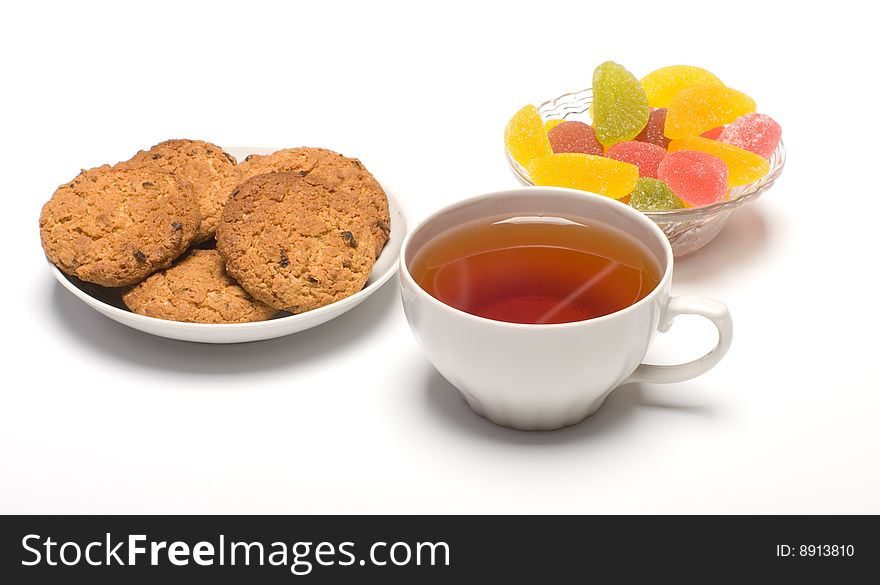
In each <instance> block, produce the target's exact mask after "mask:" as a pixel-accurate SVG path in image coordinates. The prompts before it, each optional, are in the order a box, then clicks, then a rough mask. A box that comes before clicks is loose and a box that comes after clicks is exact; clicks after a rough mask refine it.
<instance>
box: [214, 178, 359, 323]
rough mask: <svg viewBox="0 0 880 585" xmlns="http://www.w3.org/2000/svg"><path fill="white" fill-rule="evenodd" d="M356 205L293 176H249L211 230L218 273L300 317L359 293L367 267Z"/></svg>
mask: <svg viewBox="0 0 880 585" xmlns="http://www.w3.org/2000/svg"><path fill="white" fill-rule="evenodd" d="M362 204H363V202H362V200H361V199H360V198H358V197H356V196H355V194H353V193H351V192H350V191H349V190H346V189H340V190H332V189H330V188H329V187H328V186H327V185H325V184H324V183H323V182H315V181H312V180H311V179H310V178H309V177H302V176H300V175H299V173H267V174H263V175H257V176H255V177H252V178H250V179H248V180H247V181H245V182H244V183H242V184H241V185H239V187H238V188H237V189H236V190H235V191H233V193H232V195H231V196H230V198H229V202H228V203H227V204H226V208H225V209H224V210H223V216H222V217H221V219H220V226H219V227H218V228H217V250H218V251H219V252H220V254H221V255H222V256H223V259H224V260H225V261H226V271H227V272H228V273H229V274H230V275H231V276H232V277H233V278H235V279H236V280H237V281H238V283H239V284H240V285H241V286H242V288H244V289H245V290H246V291H248V292H249V293H250V294H251V295H252V296H253V297H254V298H256V299H258V300H260V301H262V302H264V303H266V304H267V305H269V306H271V307H275V308H276V309H282V310H286V311H290V312H292V313H302V312H305V311H310V310H312V309H317V308H318V307H322V306H324V305H327V304H330V303H332V302H335V301H338V300H340V299H343V298H345V297H347V296H349V295H352V294H354V293H356V292H357V291H359V290H361V289H362V288H363V287H364V284H365V283H366V281H367V277H368V276H369V275H370V271H371V270H372V268H373V263H374V261H375V241H374V240H373V234H372V232H371V230H370V227H369V226H367V225H365V224H364V222H363V218H364V215H365V211H364V209H363V208H362Z"/></svg>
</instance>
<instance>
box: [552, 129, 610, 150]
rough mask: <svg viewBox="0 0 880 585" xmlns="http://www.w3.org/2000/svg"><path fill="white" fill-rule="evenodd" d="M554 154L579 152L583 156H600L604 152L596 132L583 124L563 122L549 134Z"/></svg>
mask: <svg viewBox="0 0 880 585" xmlns="http://www.w3.org/2000/svg"><path fill="white" fill-rule="evenodd" d="M547 138H549V139H550V146H551V148H553V153H554V154H558V153H560V152H579V153H581V154H598V155H601V154H602V152H603V149H602V145H601V144H600V143H599V140H598V139H597V138H596V130H594V129H593V127H592V126H589V125H587V124H584V123H583V122H562V123H561V124H559V125H557V126H554V127H553V128H551V129H550V131H549V132H548V133H547Z"/></svg>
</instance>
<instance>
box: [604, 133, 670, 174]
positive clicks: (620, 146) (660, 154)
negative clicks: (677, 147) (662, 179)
mask: <svg viewBox="0 0 880 585" xmlns="http://www.w3.org/2000/svg"><path fill="white" fill-rule="evenodd" d="M605 156H607V157H608V158H613V159H614V160H620V161H623V162H628V163H630V164H634V165H636V166H637V167H639V176H640V177H651V178H653V179H656V178H657V167H658V166H659V165H660V161H661V160H663V158H664V157H665V156H666V149H664V148H661V147H659V146H657V145H656V144H651V143H649V142H618V143H617V144H615V145H614V146H612V147H611V148H609V149H608V152H606V153H605Z"/></svg>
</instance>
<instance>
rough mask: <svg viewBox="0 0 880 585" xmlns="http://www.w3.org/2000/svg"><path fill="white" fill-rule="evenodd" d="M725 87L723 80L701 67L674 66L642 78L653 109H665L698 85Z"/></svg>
mask: <svg viewBox="0 0 880 585" xmlns="http://www.w3.org/2000/svg"><path fill="white" fill-rule="evenodd" d="M707 84H715V85H723V84H722V83H721V80H720V79H718V78H717V77H715V76H714V75H712V74H711V73H710V72H708V71H706V70H705V69H701V68H700V67H693V66H691V65H672V66H671V67H663V68H662V69H658V70H656V71H652V72H651V73H648V74H647V75H645V76H644V77H643V78H642V87H644V88H645V94H647V96H648V105H649V106H651V107H652V108H665V107H667V106H668V105H669V102H670V101H672V98H674V97H675V96H676V94H678V93H679V92H681V91H684V90H685V89H688V88H690V87H695V86H697V85H707Z"/></svg>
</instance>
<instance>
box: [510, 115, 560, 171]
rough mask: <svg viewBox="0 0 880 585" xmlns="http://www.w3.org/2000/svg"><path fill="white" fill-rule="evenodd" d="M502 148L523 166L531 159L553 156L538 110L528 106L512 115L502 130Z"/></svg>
mask: <svg viewBox="0 0 880 585" xmlns="http://www.w3.org/2000/svg"><path fill="white" fill-rule="evenodd" d="M504 146H506V147H507V151H508V152H509V153H510V155H511V156H512V157H513V160H515V161H516V162H518V163H519V164H521V165H523V166H526V165H528V164H529V161H530V160H532V159H533V158H539V157H542V156H549V155H551V154H553V149H552V148H550V139H549V138H547V132H546V130H544V122H543V121H541V115H540V114H539V113H538V108H536V107H535V106H532V105H528V106H526V107H524V108H523V109H521V110H520V111H518V112H517V113H516V114H514V116H513V118H511V119H510V122H508V123H507V127H506V128H505V129H504Z"/></svg>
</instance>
